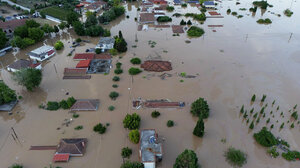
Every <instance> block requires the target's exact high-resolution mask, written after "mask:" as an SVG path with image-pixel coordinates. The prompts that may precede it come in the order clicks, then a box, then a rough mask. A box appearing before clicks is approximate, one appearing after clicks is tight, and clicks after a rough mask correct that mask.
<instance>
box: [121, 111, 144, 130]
mask: <svg viewBox="0 0 300 168" xmlns="http://www.w3.org/2000/svg"><path fill="white" fill-rule="evenodd" d="M140 122H141V117H140V116H139V115H138V114H136V113H133V114H131V115H130V114H127V115H126V116H125V118H124V120H123V125H124V128H128V129H130V130H134V129H139V128H140Z"/></svg>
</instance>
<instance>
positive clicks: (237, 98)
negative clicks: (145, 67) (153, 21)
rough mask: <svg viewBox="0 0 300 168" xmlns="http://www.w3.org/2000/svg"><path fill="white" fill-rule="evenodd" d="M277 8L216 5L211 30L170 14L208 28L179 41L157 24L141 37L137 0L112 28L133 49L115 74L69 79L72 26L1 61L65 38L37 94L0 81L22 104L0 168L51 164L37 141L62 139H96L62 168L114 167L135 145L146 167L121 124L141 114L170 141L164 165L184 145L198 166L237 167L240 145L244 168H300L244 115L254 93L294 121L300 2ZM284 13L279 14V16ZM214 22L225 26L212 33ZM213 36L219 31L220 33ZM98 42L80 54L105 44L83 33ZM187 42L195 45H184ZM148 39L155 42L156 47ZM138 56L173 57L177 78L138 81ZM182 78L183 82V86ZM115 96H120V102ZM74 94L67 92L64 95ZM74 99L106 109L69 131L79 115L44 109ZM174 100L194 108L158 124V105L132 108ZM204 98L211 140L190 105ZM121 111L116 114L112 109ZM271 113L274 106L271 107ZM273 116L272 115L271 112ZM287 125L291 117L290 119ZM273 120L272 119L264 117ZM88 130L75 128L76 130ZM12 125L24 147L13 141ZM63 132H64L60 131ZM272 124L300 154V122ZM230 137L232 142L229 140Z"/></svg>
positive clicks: (4, 119) (3, 144)
mask: <svg viewBox="0 0 300 168" xmlns="http://www.w3.org/2000/svg"><path fill="white" fill-rule="evenodd" d="M268 2H269V3H270V4H272V5H273V6H274V7H272V8H268V9H267V10H266V11H261V10H260V9H258V10H257V12H256V15H252V12H249V11H248V10H247V11H240V10H239V8H247V9H248V8H250V7H252V1H249V0H246V1H240V3H241V4H240V5H236V1H222V2H217V3H218V6H217V8H218V12H219V13H221V15H222V16H224V18H207V20H206V21H205V22H204V24H200V23H199V22H198V21H195V20H192V18H185V17H184V16H182V17H178V18H175V17H172V19H173V21H172V24H175V25H178V24H179V23H180V21H181V20H182V19H184V20H186V21H187V20H188V19H191V20H192V23H193V25H197V26H199V27H201V28H203V29H204V30H205V34H204V36H202V37H200V38H188V37H187V35H186V33H185V34H180V36H173V33H172V29H171V28H154V27H149V29H148V30H147V31H138V23H137V22H136V21H135V20H134V18H135V17H137V16H138V12H137V8H138V6H139V5H138V3H128V4H126V9H127V11H126V15H128V16H129V18H126V17H125V16H121V17H120V18H118V19H117V20H115V21H113V22H111V23H110V24H109V25H107V26H105V27H106V28H110V30H111V33H112V35H113V36H114V35H117V34H118V31H119V30H121V31H122V33H123V36H124V38H125V39H126V41H127V43H128V51H127V52H126V54H121V55H117V56H114V57H113V59H112V65H113V68H112V70H111V71H110V73H109V74H108V75H104V74H92V78H91V79H90V80H63V79H62V78H63V71H64V68H66V67H75V66H76V64H77V62H76V61H74V60H73V56H74V54H73V55H72V56H67V55H68V53H69V52H70V51H71V50H72V48H70V47H71V46H72V42H73V41H75V39H76V38H78V36H77V35H75V33H74V32H73V30H69V32H67V31H65V32H61V35H56V37H51V38H46V39H47V40H46V41H44V42H41V43H39V44H36V45H33V46H30V47H28V48H27V49H25V50H21V51H20V52H10V53H7V54H6V55H5V56H3V57H0V61H1V63H2V65H1V67H6V66H7V65H9V64H11V63H12V62H14V61H15V60H17V59H26V58H28V56H27V55H26V53H28V52H29V51H31V50H33V49H35V48H37V47H39V46H41V45H43V43H46V44H48V45H51V46H53V45H54V43H55V42H56V41H57V40H61V41H62V42H63V43H64V45H65V47H64V49H63V50H62V51H58V52H57V53H56V55H55V56H54V57H52V58H51V59H49V60H48V61H46V62H44V63H43V80H42V83H41V85H40V87H39V88H38V89H36V90H34V92H28V91H27V90H26V89H25V88H22V87H20V86H18V85H17V84H16V83H15V82H13V81H12V80H11V73H10V72H8V71H7V70H5V68H4V69H2V71H1V78H2V80H4V82H5V83H6V84H7V85H8V86H10V88H12V89H14V90H16V92H17V93H18V95H21V96H22V97H23V98H22V99H21V100H20V102H19V103H18V105H17V106H16V107H15V108H14V110H13V114H12V115H8V113H6V112H1V113H0V167H3V168H5V167H9V166H10V165H12V164H13V163H21V164H23V165H24V167H26V168H27V167H30V168H41V167H45V166H49V164H50V163H51V162H52V157H53V154H54V151H51V150H49V151H30V150H29V148H30V146H32V145H56V144H57V143H58V142H59V140H60V139H61V138H88V143H87V149H86V153H85V155H84V157H80V158H76V157H73V158H71V159H70V161H69V162H68V163H52V164H53V165H55V166H60V167H63V168H83V167H85V168H116V167H120V165H121V164H122V163H123V159H122V157H121V154H120V153H121V149H122V148H123V147H126V146H128V147H130V148H132V149H133V155H132V156H131V160H136V161H138V145H135V144H133V143H131V142H130V141H129V138H128V132H129V131H128V130H126V129H125V128H123V123H122V121H123V119H124V117H125V115H126V114H127V113H130V114H131V113H134V112H136V113H138V114H139V115H140V116H141V127H140V129H147V128H149V129H155V130H156V132H157V133H158V136H159V137H160V138H161V139H162V140H163V160H162V162H161V163H159V164H158V166H157V167H161V168H170V167H172V166H173V164H174V162H175V159H176V157H177V156H178V155H179V154H180V153H181V152H183V151H184V149H192V150H194V151H195V152H196V153H197V156H198V159H199V163H200V164H201V166H202V167H204V168H206V167H207V168H220V167H222V168H227V167H228V168H229V167H231V166H230V165H229V164H228V163H227V162H226V161H225V157H224V151H225V150H226V149H227V148H228V147H230V146H233V147H235V148H238V149H241V150H242V151H244V152H246V153H247V155H248V160H247V164H246V165H245V166H244V167H245V168H256V167H257V168H283V167H284V168H296V167H299V162H288V161H286V160H284V159H283V158H282V157H278V158H276V159H273V158H271V157H270V156H269V155H268V154H267V153H266V149H265V148H263V147H261V146H260V145H259V144H257V143H256V142H255V140H254V138H253V133H255V132H258V131H259V130H260V129H261V128H262V126H264V124H259V125H258V126H256V127H255V128H254V129H253V130H250V129H249V128H248V127H249V125H248V124H245V122H244V121H243V119H242V116H240V113H239V110H240V108H241V106H242V105H243V104H244V105H245V107H247V108H248V109H249V108H250V98H251V96H252V95H253V94H256V95H257V96H258V98H259V99H260V98H261V96H262V95H263V94H266V95H267V99H266V100H267V101H268V102H269V104H271V102H272V101H273V100H276V102H277V103H278V104H280V108H281V109H282V111H283V112H284V113H285V114H286V116H290V115H289V113H288V110H289V109H291V108H292V107H293V106H294V105H295V104H298V103H299V100H300V85H299V84H300V78H299V74H298V72H300V49H299V46H300V29H299V27H300V22H299V20H300V3H299V1H294V0H293V1H290V2H286V1H282V0H281V1H268ZM228 8H230V9H231V11H236V12H238V13H239V14H241V15H243V17H242V18H240V19H238V18H237V17H235V16H232V15H227V13H226V11H227V9H228ZM287 8H290V9H291V10H292V11H293V12H294V14H293V15H292V17H286V16H285V15H283V10H285V9H287ZM176 12H177V13H188V12H194V13H196V12H197V13H200V11H199V9H198V8H197V7H195V6H190V5H188V7H187V8H182V7H181V6H175V10H174V12H170V13H169V12H166V14H167V15H168V16H172V15H173V14H174V13H176ZM276 14H281V17H278V16H277V15H276ZM260 18H270V19H271V20H272V22H273V23H272V24H270V25H261V24H257V23H256V21H257V20H258V19H260ZM208 25H223V27H217V28H211V27H208ZM213 30H215V31H213ZM81 38H82V39H84V40H90V43H82V44H81V46H79V47H76V50H75V52H74V53H80V52H85V50H86V49H87V48H93V47H95V45H96V44H97V42H98V40H99V38H91V37H81ZM187 40H189V41H190V43H187V42H186V41H187ZM149 41H154V42H155V43H156V45H155V46H154V47H151V45H149ZM133 57H139V58H141V59H142V60H143V61H145V60H147V59H148V58H152V57H159V58H161V60H164V61H170V62H171V63H172V67H173V70H172V71H169V72H168V73H170V74H171V75H172V76H171V77H167V78H166V79H165V80H162V79H161V78H160V77H159V75H161V74H163V73H154V72H146V71H143V72H142V73H140V74H139V75H136V76H130V75H129V74H128V69H129V68H130V67H132V64H131V63H130V59H131V58H133ZM118 61H119V62H121V63H122V64H123V65H122V68H123V70H124V73H123V74H121V75H120V78H121V80H120V81H119V82H118V83H117V84H118V85H119V87H118V88H112V84H114V82H113V81H112V78H113V76H115V74H114V72H113V69H114V68H115V66H114V65H115V64H116V62H118ZM182 72H186V74H188V75H195V76H196V77H195V78H182V77H179V75H178V74H180V73H182ZM180 80H184V81H182V82H180ZM111 91H117V92H119V93H120V96H119V97H118V99H117V100H115V101H112V100H111V99H110V98H109V96H108V95H109V93H110V92H111ZM66 93H69V95H66ZM69 96H73V97H74V98H76V99H99V100H100V106H99V109H98V110H97V111H95V112H78V114H79V115H80V117H79V118H76V119H74V121H73V122H72V123H71V124H70V125H69V126H68V127H66V126H62V123H63V122H64V120H65V119H70V118H72V113H69V112H68V111H66V110H58V111H46V110H42V109H39V107H38V106H39V105H40V104H42V103H44V104H45V103H46V102H47V101H59V100H61V99H66V98H68V97H69ZM138 97H142V98H144V99H171V100H172V101H184V102H185V103H186V106H185V107H184V108H181V109H158V111H159V112H160V113H161V116H160V117H159V118H156V119H153V118H152V117H151V112H152V111H153V109H139V110H136V109H133V108H132V100H133V99H136V98H138ZM199 97H203V98H205V99H206V100H207V102H208V104H209V107H210V116H209V118H208V119H206V120H205V135H204V137H203V138H198V137H196V136H194V135H193V134H192V131H193V129H194V127H195V125H196V122H197V118H196V117H193V116H192V114H191V113H190V104H191V103H192V102H193V101H194V100H196V99H197V98H199ZM110 105H113V106H115V107H116V109H115V110H114V111H109V110H108V107H109V106H110ZM266 110H269V109H268V108H267V109H266ZM269 111H270V110H269ZM168 120H173V121H174V122H175V126H174V127H171V128H169V127H167V126H166V123H167V121H168ZM284 121H286V119H285V120H284ZM99 122H101V123H109V124H110V125H109V126H108V128H107V132H106V133H105V134H103V135H99V134H97V133H95V132H93V127H94V126H95V125H96V124H98V123H99ZM261 122H262V123H265V119H264V120H263V121H261ZM78 125H83V129H82V130H79V131H76V130H74V127H76V126H78ZM11 127H13V128H14V130H15V131H16V134H17V135H18V138H19V141H15V140H14V139H13V138H12V136H11V133H12V129H11ZM58 128H59V129H58ZM279 130H280V129H279V127H276V126H275V127H274V129H273V130H272V132H273V133H274V134H275V135H276V136H280V137H282V138H284V139H285V140H286V141H287V142H289V144H290V145H291V149H293V150H300V141H299V139H300V132H299V131H300V125H299V124H296V125H295V128H294V129H290V128H289V126H286V127H285V128H283V129H281V130H280V131H279ZM222 139H226V142H225V143H222V142H221V140H222Z"/></svg>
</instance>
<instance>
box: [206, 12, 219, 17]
mask: <svg viewBox="0 0 300 168" xmlns="http://www.w3.org/2000/svg"><path fill="white" fill-rule="evenodd" d="M208 13H209V14H210V15H211V16H216V15H221V14H220V13H218V12H216V11H210V12H208Z"/></svg>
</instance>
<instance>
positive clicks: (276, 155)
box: [267, 146, 279, 158]
mask: <svg viewBox="0 0 300 168" xmlns="http://www.w3.org/2000/svg"><path fill="white" fill-rule="evenodd" d="M276 149H277V147H276V146H273V147H271V148H270V149H268V150H267V153H268V154H270V155H271V156H272V157H273V158H277V157H278V156H279V152H277V150H276Z"/></svg>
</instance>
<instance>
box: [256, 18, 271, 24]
mask: <svg viewBox="0 0 300 168" xmlns="http://www.w3.org/2000/svg"><path fill="white" fill-rule="evenodd" d="M256 22H257V23H259V24H271V23H272V21H271V19H269V18H266V19H258V20H257V21H256Z"/></svg>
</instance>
